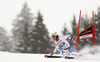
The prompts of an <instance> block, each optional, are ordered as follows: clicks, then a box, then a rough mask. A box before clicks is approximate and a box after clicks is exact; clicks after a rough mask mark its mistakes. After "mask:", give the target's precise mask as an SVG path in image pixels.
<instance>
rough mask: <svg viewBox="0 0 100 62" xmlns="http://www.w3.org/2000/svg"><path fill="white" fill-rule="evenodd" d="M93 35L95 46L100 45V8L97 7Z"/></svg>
mask: <svg viewBox="0 0 100 62" xmlns="http://www.w3.org/2000/svg"><path fill="white" fill-rule="evenodd" d="M94 19H95V34H96V44H97V45H100V7H98V10H97V14H95V17H94Z"/></svg>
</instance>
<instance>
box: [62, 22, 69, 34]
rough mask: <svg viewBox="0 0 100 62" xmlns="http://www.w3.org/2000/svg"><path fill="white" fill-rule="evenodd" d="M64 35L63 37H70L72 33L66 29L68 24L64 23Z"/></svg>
mask: <svg viewBox="0 0 100 62" xmlns="http://www.w3.org/2000/svg"><path fill="white" fill-rule="evenodd" d="M62 34H63V35H69V34H70V32H69V31H68V29H67V28H66V23H64V27H63V30H62Z"/></svg>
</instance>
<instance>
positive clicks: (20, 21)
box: [12, 3, 33, 53]
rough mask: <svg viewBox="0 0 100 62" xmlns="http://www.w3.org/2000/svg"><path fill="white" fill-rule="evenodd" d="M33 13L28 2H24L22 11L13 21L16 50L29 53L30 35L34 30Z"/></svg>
mask: <svg viewBox="0 0 100 62" xmlns="http://www.w3.org/2000/svg"><path fill="white" fill-rule="evenodd" d="M32 21H33V14H32V13H30V8H28V7H27V3H25V4H24V6H23V8H22V10H21V13H20V14H19V15H18V16H17V18H16V19H15V20H14V23H13V26H14V27H13V29H12V31H13V38H14V42H15V45H16V49H15V50H16V52H22V53H29V52H30V49H31V48H32V47H30V45H29V44H30V40H31V39H30V35H29V33H30V32H32V29H33V28H32V27H33V25H32Z"/></svg>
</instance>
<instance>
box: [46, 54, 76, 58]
mask: <svg viewBox="0 0 100 62" xmlns="http://www.w3.org/2000/svg"><path fill="white" fill-rule="evenodd" d="M45 58H64V57H63V56H49V55H45ZM65 59H74V57H68V56H66V57H65Z"/></svg>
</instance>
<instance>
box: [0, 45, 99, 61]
mask: <svg viewBox="0 0 100 62" xmlns="http://www.w3.org/2000/svg"><path fill="white" fill-rule="evenodd" d="M98 48H99V47H98ZM86 50H88V49H87V48H85V49H83V51H82V52H85V51H86ZM85 53H86V52H85ZM87 53H88V54H86V55H84V56H83V57H81V58H79V59H64V58H45V57H44V55H45V54H20V53H9V52H0V62H100V50H98V51H97V53H95V54H90V52H87Z"/></svg>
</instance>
